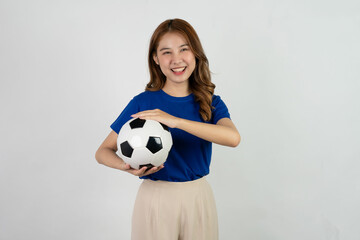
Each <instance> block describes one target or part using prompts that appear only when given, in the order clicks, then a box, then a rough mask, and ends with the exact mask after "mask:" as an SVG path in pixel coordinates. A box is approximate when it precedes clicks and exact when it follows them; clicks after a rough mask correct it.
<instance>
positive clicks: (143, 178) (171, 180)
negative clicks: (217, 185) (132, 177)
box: [139, 173, 209, 182]
mask: <svg viewBox="0 0 360 240" xmlns="http://www.w3.org/2000/svg"><path fill="white" fill-rule="evenodd" d="M208 174H209V173H207V174H205V175H201V176H196V177H194V178H189V179H179V178H168V179H156V178H152V177H151V176H149V175H147V176H144V177H139V179H142V180H151V181H165V182H191V181H195V180H198V179H200V178H203V177H206V176H207V175H208Z"/></svg>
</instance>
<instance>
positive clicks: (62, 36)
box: [0, 0, 360, 240]
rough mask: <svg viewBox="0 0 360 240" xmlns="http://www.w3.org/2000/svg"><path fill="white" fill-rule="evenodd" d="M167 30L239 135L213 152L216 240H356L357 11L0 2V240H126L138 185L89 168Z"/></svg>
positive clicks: (273, 4) (358, 6)
mask: <svg viewBox="0 0 360 240" xmlns="http://www.w3.org/2000/svg"><path fill="white" fill-rule="evenodd" d="M174 17H178V18H183V19H185V20H187V21H188V22H190V23H191V24H192V25H193V27H194V28H195V29H196V30H197V32H198V34H199V36H200V39H201V41H202V44H203V46H204V49H205V52H206V54H207V57H208V58H209V60H210V67H211V70H212V72H213V73H214V74H213V82H214V83H215V84H216V85H217V88H216V94H218V95H221V96H222V98H223V100H224V101H225V103H226V104H227V105H228V107H229V109H230V112H231V116H232V119H233V121H234V123H235V124H236V126H237V127H238V129H239V131H240V133H241V135H242V142H241V144H240V145H239V147H237V148H228V147H222V146H216V145H214V151H213V159H212V165H211V174H210V175H209V177H208V180H209V182H210V183H211V185H212V186H213V190H214V193H215V197H216V201H217V207H218V214H219V225H220V239H222V240H232V239H234V240H239V239H244V240H338V239H341V240H358V239H360V230H359V222H360V208H359V206H360V205H359V203H360V174H359V173H360V170H359V169H360V163H359V160H360V151H359V143H360V141H359V135H360V126H359V122H360V97H359V91H360V83H359V79H360V70H359V69H360V68H359V66H360V57H359V55H360V47H359V43H360V3H359V1H356V0H353V1H351V0H345V1H333V0H330V1H325V0H311V1H310V0H298V1H285V0H269V1H265V0H262V1H249V0H240V1H233V2H232V1H221V2H220V1H208V0H207V1H205V0H203V1H187V0H185V1H151V0H147V1H146V0H141V1H140V0H139V1H133V3H130V1H115V0H102V1H100V0H99V1H95V0H92V1H85V0H71V1H70V0H64V1H45V0H44V1H41V0H34V1H25V0H0V109H1V118H0V150H1V151H0V160H1V165H0V239H1V240H10V239H11V240H12V239H34V240H35V239H36V240H38V239H51V240H56V239H59V240H64V239H71V240H75V239H79V240H83V239H87V240H99V239H101V240H110V239H129V238H130V223H131V213H132V207H133V201H134V199H135V195H136V192H137V188H138V185H139V184H140V180H139V179H137V178H136V177H134V176H132V175H129V174H126V173H123V172H120V171H118V170H115V169H111V168H107V167H105V166H103V165H99V164H98V163H97V162H96V161H95V158H94V154H95V151H96V149H97V148H98V146H99V145H100V144H101V142H102V141H103V139H104V138H105V137H106V136H107V134H108V133H109V132H110V128H109V125H110V124H111V123H112V122H113V121H114V120H115V119H116V117H117V116H118V114H119V113H120V112H121V110H122V109H123V108H124V107H125V105H126V104H127V103H128V102H129V101H130V99H131V98H132V97H133V96H134V95H136V94H138V93H140V92H141V91H143V89H144V87H145V84H146V83H147V82H148V80H149V74H148V69H147V62H146V61H147V48H148V43H149V40H150V36H151V34H152V32H153V31H154V30H155V28H156V27H157V26H158V24H160V23H161V22H162V21H164V20H166V19H168V18H174Z"/></svg>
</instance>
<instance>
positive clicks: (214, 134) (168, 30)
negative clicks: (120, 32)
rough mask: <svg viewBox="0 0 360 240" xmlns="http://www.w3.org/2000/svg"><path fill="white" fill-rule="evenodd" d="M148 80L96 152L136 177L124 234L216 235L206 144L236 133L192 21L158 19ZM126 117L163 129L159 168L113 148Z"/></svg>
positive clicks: (165, 238) (196, 238)
mask: <svg viewBox="0 0 360 240" xmlns="http://www.w3.org/2000/svg"><path fill="white" fill-rule="evenodd" d="M148 61H149V70H150V82H149V83H148V84H147V86H146V89H145V92H142V93H141V94H139V95H137V96H135V97H134V98H133V99H132V100H131V101H130V103H129V104H128V105H127V106H126V108H125V109H124V110H123V111H122V112H121V114H120V116H119V117H118V118H117V119H116V121H115V122H114V123H113V124H112V125H111V128H112V131H111V132H110V134H109V135H108V136H107V138H106V139H105V140H104V142H103V143H102V144H101V146H100V147H99V149H98V150H97V152H96V155H95V157H96V159H97V161H98V162H99V163H101V164H104V165H106V166H109V167H112V168H117V169H120V170H123V171H125V172H128V173H131V174H133V175H135V176H139V177H140V178H141V179H144V180H143V182H142V184H141V186H140V188H139V192H138V195H137V198H136V202H135V206H134V212H133V219H132V239H139V240H149V239H153V240H172V239H174V240H175V239H176V240H178V239H186V240H202V239H203V240H212V239H218V223H217V212H216V206H215V201H214V197H213V193H212V190H211V187H210V186H209V184H208V183H207V181H206V179H205V176H206V175H207V174H208V173H209V166H210V160H211V150H212V143H217V144H221V145H225V146H231V147H236V146H237V145H238V144H239V143H240V135H239V133H238V131H237V129H236V127H235V126H234V124H233V122H232V121H231V119H230V114H229V112H228V109H227V107H226V105H225V103H224V102H223V101H222V100H221V98H220V97H219V96H217V95H214V88H215V85H214V84H213V83H211V76H210V70H209V65H208V60H207V58H206V56H205V54H204V50H203V48H202V46H201V43H200V40H199V37H198V36H197V34H196V32H195V30H194V29H193V27H192V26H191V25H190V24H189V23H187V22H186V21H184V20H181V19H170V20H166V21H164V22H163V23H161V24H160V25H159V26H158V27H157V29H156V30H155V32H154V33H153V35H152V38H151V40H150V47H149V56H148ZM130 118H141V119H153V120H156V121H159V122H161V123H163V124H165V125H167V126H168V127H169V128H170V132H171V135H172V138H173V146H172V148H171V150H170V152H169V156H168V158H167V160H166V162H165V163H164V164H163V165H162V166H159V167H153V168H151V169H146V167H143V168H141V169H139V170H136V169H132V168H131V167H130V165H129V164H126V163H125V162H124V161H123V160H122V159H121V158H120V157H119V156H118V155H117V154H116V151H117V146H116V145H117V144H116V141H117V135H118V133H119V131H120V128H121V127H122V126H123V124H124V123H125V122H127V121H128V120H129V119H130Z"/></svg>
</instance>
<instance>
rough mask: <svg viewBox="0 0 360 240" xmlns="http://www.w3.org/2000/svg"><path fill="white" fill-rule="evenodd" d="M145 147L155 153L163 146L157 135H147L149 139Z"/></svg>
mask: <svg viewBox="0 0 360 240" xmlns="http://www.w3.org/2000/svg"><path fill="white" fill-rule="evenodd" d="M146 148H147V149H149V150H150V152H152V153H156V152H158V151H160V150H161V149H162V148H163V146H162V142H161V138H159V137H149V140H148V142H147V144H146Z"/></svg>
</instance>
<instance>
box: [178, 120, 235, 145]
mask: <svg viewBox="0 0 360 240" xmlns="http://www.w3.org/2000/svg"><path fill="white" fill-rule="evenodd" d="M176 127H177V128H179V129H181V130H184V131H186V132H188V133H190V134H193V135H195V136H197V137H199V138H202V139H205V140H207V141H209V142H213V143H217V144H220V145H225V146H230V147H236V146H237V145H238V144H239V143H240V135H239V133H238V132H237V130H235V129H233V128H231V127H228V126H222V125H215V124H210V123H202V122H196V121H190V120H186V119H179V121H178V124H177V126H176Z"/></svg>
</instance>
